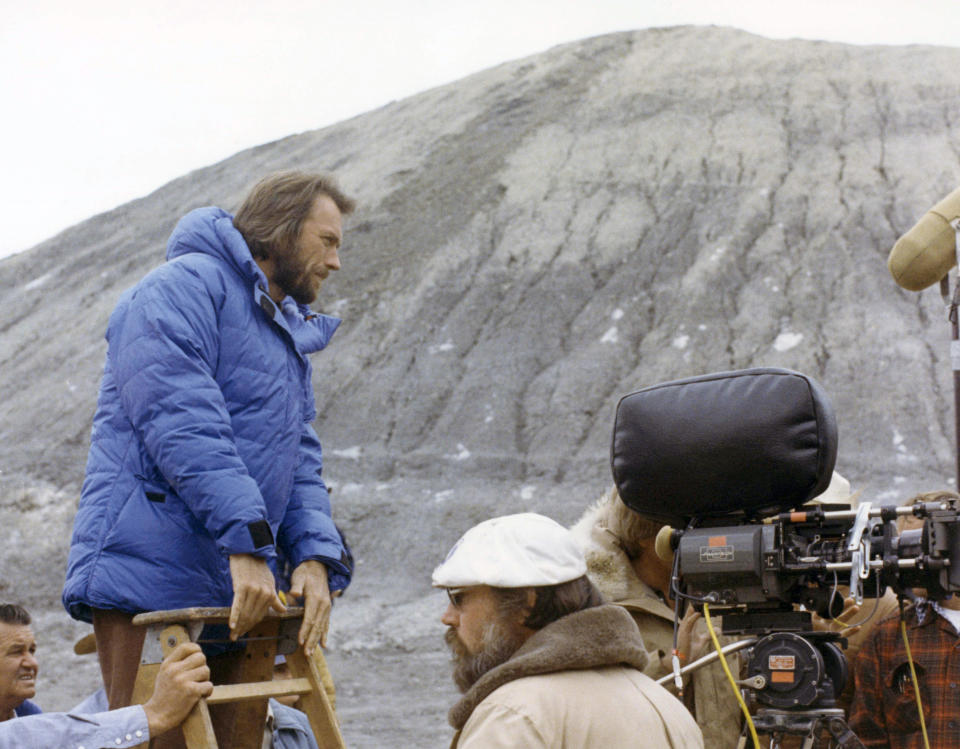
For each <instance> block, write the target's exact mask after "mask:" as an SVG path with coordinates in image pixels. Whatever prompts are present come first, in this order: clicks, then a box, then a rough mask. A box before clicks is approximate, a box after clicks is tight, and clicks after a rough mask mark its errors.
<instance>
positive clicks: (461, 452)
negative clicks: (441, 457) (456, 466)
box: [447, 442, 470, 460]
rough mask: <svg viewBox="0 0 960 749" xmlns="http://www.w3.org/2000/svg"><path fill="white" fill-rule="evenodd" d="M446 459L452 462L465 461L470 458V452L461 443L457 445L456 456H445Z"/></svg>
mask: <svg viewBox="0 0 960 749" xmlns="http://www.w3.org/2000/svg"><path fill="white" fill-rule="evenodd" d="M447 457H448V458H451V459H452V460H466V459H467V458H469V457H470V451H469V450H468V449H467V448H466V447H464V446H463V444H461V443H459V442H458V443H457V454H456V455H447Z"/></svg>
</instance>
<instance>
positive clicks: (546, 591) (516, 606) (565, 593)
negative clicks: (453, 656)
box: [493, 575, 605, 629]
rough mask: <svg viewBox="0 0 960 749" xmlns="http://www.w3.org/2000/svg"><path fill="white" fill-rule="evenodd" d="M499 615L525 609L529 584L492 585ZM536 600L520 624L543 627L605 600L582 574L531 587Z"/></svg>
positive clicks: (508, 614) (531, 627)
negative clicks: (553, 583)
mask: <svg viewBox="0 0 960 749" xmlns="http://www.w3.org/2000/svg"><path fill="white" fill-rule="evenodd" d="M493 590H494V592H495V593H496V596H497V603H498V608H499V611H500V615H501V616H503V617H509V616H511V615H516V614H520V613H526V609H527V591H528V590H531V589H530V588H494V589H493ZM533 591H534V592H535V593H536V600H535V601H534V604H533V608H532V609H530V612H529V613H527V614H526V618H525V619H524V620H523V626H525V627H529V628H530V629H543V628H544V627H546V626H547V625H548V624H550V623H551V622H555V621H556V620H557V619H561V618H563V617H565V616H567V614H573V613H575V612H577V611H583V610H584V609H590V608H593V607H594V606H600V605H602V604H603V603H604V602H605V601H604V599H603V595H602V594H601V593H600V591H599V590H597V587H596V586H595V585H594V584H593V583H592V582H590V579H589V578H588V577H587V576H586V575H584V576H583V577H578V578H577V579H576V580H571V581H570V582H566V583H560V584H559V585H542V586H537V587H534V588H533Z"/></svg>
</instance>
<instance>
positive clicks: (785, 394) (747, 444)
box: [610, 368, 837, 526]
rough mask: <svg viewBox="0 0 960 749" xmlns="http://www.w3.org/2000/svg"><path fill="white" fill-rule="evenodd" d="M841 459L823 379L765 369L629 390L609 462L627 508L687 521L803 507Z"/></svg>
mask: <svg viewBox="0 0 960 749" xmlns="http://www.w3.org/2000/svg"><path fill="white" fill-rule="evenodd" d="M836 458H837V422H836V417H835V415H834V412H833V406H832V404H831V403H830V399H829V398H828V397H827V394H826V392H825V391H824V390H823V388H822V387H821V386H820V384H819V383H817V382H816V380H813V379H811V378H810V377H807V376H806V375H802V374H800V373H799V372H793V371H791V370H788V369H774V368H760V369H744V370H739V371H734V372H718V373H714V374H707V375H701V376H699V377H690V378H687V379H683V380H676V381H673V382H666V383H662V384H659V385H652V386H651V387H648V388H644V389H643V390H639V391H637V392H636V393H632V394H630V395H627V396H624V397H623V398H621V400H620V403H619V404H618V405H617V414H616V418H615V420H614V425H613V444H612V446H611V456H610V461H611V466H612V468H613V479H614V483H615V484H616V486H617V490H618V491H619V492H620V496H621V498H622V499H623V501H624V502H625V503H626V505H627V506H628V507H629V508H630V509H632V510H634V511H636V512H639V513H641V514H642V515H646V516H649V517H651V518H653V519H656V520H659V521H661V522H664V523H669V524H671V525H674V526H682V525H685V524H686V523H687V521H689V520H690V518H693V517H697V518H701V517H713V518H716V517H718V516H726V515H731V516H736V515H746V516H758V517H766V516H768V515H772V514H774V513H777V512H783V511H786V510H791V509H793V508H795V507H799V506H800V505H802V504H803V503H804V502H806V501H808V500H810V499H812V498H813V497H815V496H817V495H818V494H821V493H822V492H823V491H824V490H826V488H827V486H828V485H829V484H830V478H831V475H832V473H833V467H834V464H835V463H836Z"/></svg>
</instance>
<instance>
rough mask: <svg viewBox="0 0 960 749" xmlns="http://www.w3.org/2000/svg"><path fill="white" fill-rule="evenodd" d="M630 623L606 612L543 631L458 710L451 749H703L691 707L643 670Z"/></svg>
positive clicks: (621, 614)
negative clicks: (636, 748) (539, 748)
mask: <svg viewBox="0 0 960 749" xmlns="http://www.w3.org/2000/svg"><path fill="white" fill-rule="evenodd" d="M646 662H647V656H646V653H645V652H644V649H643V643H642V641H641V640H640V636H639V634H638V633H637V629H636V627H635V626H634V624H633V622H632V621H631V620H630V617H629V615H628V614H627V613H626V612H625V611H624V610H623V609H622V608H620V607H618V606H611V605H605V606H599V607H596V608H592V609H586V610H585V611H579V612H577V613H575V614H570V615H568V616H565V617H563V618H562V619H559V620H558V621H556V622H554V623H552V624H549V625H548V626H546V627H544V628H543V629H541V630H539V631H538V632H536V633H535V634H534V635H533V636H532V637H530V639H529V640H527V642H526V643H524V645H523V646H522V647H521V648H520V649H519V650H518V651H517V652H516V653H515V654H514V655H513V656H512V657H511V658H510V659H509V660H508V661H507V662H506V663H503V664H501V665H500V666H497V667H496V668H493V669H491V670H490V671H488V672H487V673H486V674H484V675H483V676H482V677H481V678H480V679H479V680H478V681H477V682H476V684H474V685H473V686H472V687H471V688H470V689H469V690H468V691H467V693H466V694H465V695H464V696H463V698H462V699H461V700H460V701H459V702H458V703H457V704H456V705H455V706H454V707H453V708H452V709H451V710H450V716H449V717H450V723H451V725H453V727H454V728H457V729H459V730H458V733H457V735H456V736H454V739H453V743H452V744H451V749H452V748H453V747H456V748H457V749H496V748H497V747H502V748H503V749H506V748H507V747H510V748H511V749H520V748H522V749H537V748H538V747H542V748H543V749H547V748H548V747H549V749H585V748H592V747H597V748H598V749H599V748H600V747H604V748H606V747H610V748H611V749H613V748H616V749H626V748H627V747H632V746H636V747H641V746H642V747H649V748H650V749H702V747H703V739H702V737H701V734H700V730H699V729H698V728H697V724H696V723H695V722H694V720H693V718H692V717H691V716H690V714H689V713H688V712H687V711H686V710H685V709H684V707H683V705H682V704H681V703H680V702H679V700H677V699H676V698H675V697H673V696H672V695H671V694H670V693H669V692H667V691H666V690H665V689H663V688H662V687H660V686H658V685H657V684H656V683H654V681H653V680H652V679H650V677H648V676H646V675H645V674H643V673H642V672H641V670H642V669H643V668H644V667H645V666H646Z"/></svg>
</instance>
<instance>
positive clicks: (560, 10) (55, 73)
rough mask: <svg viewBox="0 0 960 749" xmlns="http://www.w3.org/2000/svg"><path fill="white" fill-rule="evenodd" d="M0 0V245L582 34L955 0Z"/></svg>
mask: <svg viewBox="0 0 960 749" xmlns="http://www.w3.org/2000/svg"><path fill="white" fill-rule="evenodd" d="M0 3H2V5H3V6H4V7H3V12H2V16H0V19H2V20H0V107H2V111H3V115H2V116H0V165H2V168H3V169H4V172H5V174H4V177H5V178H4V179H3V180H2V181H0V206H2V208H0V217H2V219H3V232H2V236H0V256H3V255H6V254H9V253H12V252H17V251H20V250H23V249H26V248H29V247H32V246H33V245H35V244H37V243H38V242H40V241H42V240H43V239H46V238H47V237H50V236H52V235H53V234H56V233H57V232H59V231H60V230H62V229H64V228H66V227H68V226H70V225H73V224H75V223H77V222H79V221H82V220H83V219H86V218H89V217H90V216H92V215H94V214H96V213H100V212H102V211H105V210H109V209H111V208H114V207H115V206H117V205H120V204H122V203H125V202H127V201H128V200H132V199H134V198H138V197H141V196H143V195H146V194H147V193H149V192H151V191H153V190H155V189H156V188H158V187H160V186H161V185H163V184H165V183H166V182H168V181H170V180H171V179H174V178H176V177H179V176H181V175H182V174H184V173H186V172H188V171H190V170H193V169H197V168H200V167H203V166H207V165H209V164H212V163H215V162H217V161H220V160H221V159H224V158H226V157H227V156H230V155H232V154H234V153H236V152H237V151H240V150H242V149H244V148H248V147H250V146H255V145H258V144H261V143H265V142H268V141H272V140H276V139H278V138H282V137H285V136H287V135H290V134H292V133H297V132H303V131H305V130H312V129H315V128H318V127H323V126H324V125H329V124H331V123H334V122H338V121H340V120H342V119H345V118H347V117H351V116H353V115H356V114H360V113H362V112H366V111H369V110H371V109H375V108H377V107H379V106H381V105H383V104H386V103H388V102H390V101H392V100H394V99H401V98H403V97H405V96H409V95H411V94H414V93H417V92H419V91H423V90H425V89H428V88H431V87H433V86H437V85H440V84H443V83H447V82H449V81H452V80H456V79H458V78H462V77H464V76H466V75H468V74H470V73H474V72H476V71H479V70H483V69H485V68H488V67H491V66H493V65H496V64H498V63H501V62H505V61H507V60H513V59H516V58H518V57H524V56H526V55H530V54H535V53H537V52H541V51H543V50H546V49H548V48H550V47H552V46H554V45H556V44H561V43H563V42H569V41H574V40H577V39H583V38H586V37H589V36H595V35H597V34H604V33H608V32H613V31H625V30H633V29H640V28H648V27H653V26H672V25H678V24H698V25H718V26H733V27H736V28H740V29H744V30H747V31H751V32H754V33H757V34H761V35H763V36H766V37H770V38H777V39H779V38H792V37H799V38H806V39H825V40H829V41H841V42H849V43H853V44H897V45H900V44H913V43H920V44H935V45H941V46H952V47H960V37H958V29H960V1H958V0H909V1H908V0H870V1H869V2H866V1H863V2H861V0H806V1H805V2H803V3H787V2H776V1H775V0H670V1H665V0H483V1H476V2H475V1H474V0H405V2H400V1H399V0H349V1H346V2H345V1H344V0H338V1H336V2H334V1H333V0H313V1H312V2H311V1H310V0H270V2H253V0H82V1H80V2H78V1H77V0H30V2H24V1H23V0H0Z"/></svg>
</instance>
